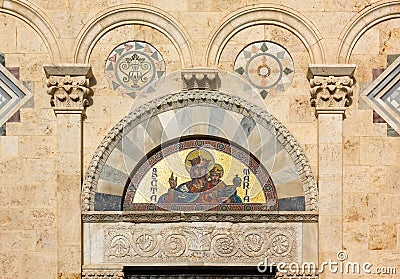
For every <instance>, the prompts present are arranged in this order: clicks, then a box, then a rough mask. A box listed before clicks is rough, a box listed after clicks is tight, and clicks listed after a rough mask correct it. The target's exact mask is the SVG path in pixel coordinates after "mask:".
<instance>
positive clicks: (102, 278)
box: [82, 267, 125, 279]
mask: <svg viewBox="0 0 400 279" xmlns="http://www.w3.org/2000/svg"><path fill="white" fill-rule="evenodd" d="M124 278H125V276H124V272H123V270H122V268H121V269H108V268H104V267H103V268H98V269H85V268H82V279H124Z"/></svg>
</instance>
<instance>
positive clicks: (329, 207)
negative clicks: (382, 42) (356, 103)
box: [307, 64, 355, 278]
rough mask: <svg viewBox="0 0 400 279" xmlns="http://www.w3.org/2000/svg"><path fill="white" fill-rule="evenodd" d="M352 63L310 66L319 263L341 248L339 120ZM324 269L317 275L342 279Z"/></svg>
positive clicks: (348, 97)
mask: <svg viewBox="0 0 400 279" xmlns="http://www.w3.org/2000/svg"><path fill="white" fill-rule="evenodd" d="M354 70H355V65H347V64H344V65H339V64H328V65H325V64H324V65H310V66H309V70H308V75H307V77H308V79H309V81H310V87H311V90H310V92H311V104H312V106H314V107H315V114H316V116H317V118H318V190H319V223H318V224H319V237H318V239H319V249H318V250H319V251H318V252H319V262H320V264H321V263H322V262H329V260H332V261H338V259H337V258H336V255H337V253H338V252H339V251H342V250H343V205H342V203H343V119H344V117H345V111H346V108H347V107H348V106H349V105H351V103H352V95H353V85H354V78H353V73H354ZM328 272H329V271H325V272H324V273H323V274H321V275H320V278H342V274H340V273H335V274H334V273H328Z"/></svg>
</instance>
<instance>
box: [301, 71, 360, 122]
mask: <svg viewBox="0 0 400 279" xmlns="http://www.w3.org/2000/svg"><path fill="white" fill-rule="evenodd" d="M355 67H356V66H355V65H353V64H343V65H341V64H311V65H309V68H308V74H307V78H308V79H309V81H310V87H311V89H310V93H311V105H312V106H313V107H315V110H316V115H318V114H322V113H324V114H325V113H334V114H338V113H339V114H344V112H345V109H346V108H347V107H348V106H350V105H351V103H352V96H353V85H354V83H355V81H354V77H353V74H354V70H355Z"/></svg>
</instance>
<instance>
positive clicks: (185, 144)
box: [123, 139, 278, 211]
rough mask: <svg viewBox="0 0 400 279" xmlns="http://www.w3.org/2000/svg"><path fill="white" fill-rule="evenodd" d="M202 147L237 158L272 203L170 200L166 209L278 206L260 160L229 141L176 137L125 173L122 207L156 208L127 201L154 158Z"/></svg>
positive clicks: (271, 182)
mask: <svg viewBox="0 0 400 279" xmlns="http://www.w3.org/2000/svg"><path fill="white" fill-rule="evenodd" d="M201 147H206V148H207V149H214V150H217V151H221V152H224V153H225V154H228V155H231V156H232V157H233V158H235V159H237V160H239V161H240V162H242V163H243V164H244V165H246V166H248V167H249V169H250V171H251V172H253V173H254V174H255V176H256V178H257V179H258V181H259V182H260V185H261V187H262V188H263V191H264V193H265V195H266V197H268V204H273V205H271V206H267V204H251V203H250V204H242V205H229V206H226V205H219V204H215V206H214V205H213V206H210V205H207V207H205V206H203V205H201V204H178V203H174V204H171V205H166V206H165V207H164V204H163V207H164V208H165V209H166V210H174V211H188V210H189V211H193V210H194V211H199V210H205V209H207V210H211V209H212V210H227V211H230V210H232V211H235V210H244V211H258V210H278V198H277V195H276V189H275V186H274V183H273V181H272V179H271V177H270V176H269V174H268V172H267V170H266V169H265V168H264V167H263V166H262V165H260V163H259V162H258V161H257V160H256V159H255V158H253V156H252V155H251V154H250V153H249V152H248V151H244V150H242V149H240V148H239V147H236V146H234V145H232V144H231V143H226V142H222V141H218V140H214V139H186V140H185V139H180V141H179V142H176V141H171V142H169V143H164V144H163V146H162V149H160V150H159V151H157V152H155V153H154V154H152V155H150V157H148V158H147V157H145V158H143V159H142V160H141V161H142V162H139V163H138V164H137V165H138V166H140V168H138V169H134V170H133V171H132V173H131V175H130V176H129V177H130V178H129V180H128V183H127V185H126V186H125V187H126V192H125V194H124V196H123V201H124V204H123V210H160V209H159V207H158V206H156V205H154V207H153V206H150V207H149V206H148V205H145V204H136V203H132V202H131V201H132V200H133V199H134V196H135V194H136V191H137V185H140V182H141V180H142V179H143V177H144V176H145V175H146V173H147V172H149V171H150V169H151V168H152V167H153V166H154V165H155V164H156V163H158V162H160V161H161V160H163V159H164V158H166V157H168V156H169V155H171V154H174V153H176V152H179V151H182V150H187V149H192V148H201Z"/></svg>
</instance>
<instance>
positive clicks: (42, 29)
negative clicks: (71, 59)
mask: <svg viewBox="0 0 400 279" xmlns="http://www.w3.org/2000/svg"><path fill="white" fill-rule="evenodd" d="M0 13H4V14H8V15H11V16H14V17H16V18H18V19H20V20H22V21H23V22H25V23H26V24H28V25H29V26H30V27H31V28H32V29H34V30H35V32H36V33H37V34H38V35H39V36H40V37H41V39H42V40H43V42H44V44H45V45H46V48H47V49H48V51H49V54H50V59H51V62H53V63H57V62H59V61H60V60H61V52H60V46H59V43H58V40H57V37H59V35H58V33H57V32H56V29H55V28H54V26H53V25H52V24H51V21H50V19H49V18H48V17H47V16H46V14H45V13H44V12H42V11H41V10H40V9H39V8H38V7H37V6H35V5H34V4H32V3H29V5H28V4H26V3H23V2H22V1H18V0H10V1H7V3H4V4H3V6H2V8H0Z"/></svg>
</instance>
